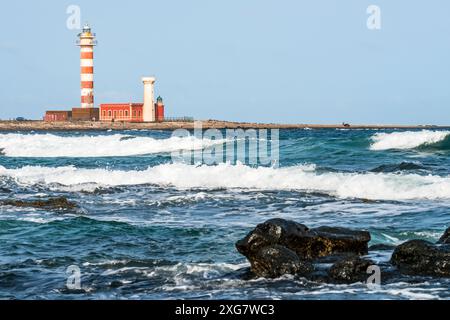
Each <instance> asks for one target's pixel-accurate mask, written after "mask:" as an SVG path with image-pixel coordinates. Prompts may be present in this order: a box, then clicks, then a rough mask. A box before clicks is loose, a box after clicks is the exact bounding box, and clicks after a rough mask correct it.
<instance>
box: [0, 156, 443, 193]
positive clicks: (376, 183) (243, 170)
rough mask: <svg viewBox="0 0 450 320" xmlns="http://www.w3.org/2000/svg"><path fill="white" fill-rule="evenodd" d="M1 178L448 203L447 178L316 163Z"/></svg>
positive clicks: (55, 171) (47, 170)
mask: <svg viewBox="0 0 450 320" xmlns="http://www.w3.org/2000/svg"><path fill="white" fill-rule="evenodd" d="M0 176H3V177H7V178H9V179H13V180H15V181H16V182H17V183H19V184H25V185H36V184H41V185H47V186H49V187H52V188H56V189H58V188H65V189H63V190H66V191H67V189H70V191H83V190H87V191H88V190H91V189H92V188H93V187H94V186H95V187H115V186H126V185H157V186H160V187H175V188H179V189H220V188H224V189H251V190H296V191H304V192H320V193H326V194H329V195H331V196H335V197H338V198H360V199H371V200H412V199H430V200H431V199H450V177H441V176H435V175H427V176H423V175H418V174H405V173H404V174H393V173H373V172H368V173H342V172H325V173H318V172H316V170H315V166H314V165H298V166H293V167H284V168H269V167H258V168H254V167H249V166H245V165H243V164H238V165H230V164H220V165H217V166H205V165H203V166H193V165H186V164H180V163H175V164H162V165H158V166H155V167H149V168H147V169H146V170H142V171H135V170H131V171H122V170H108V169H82V168H76V167H73V166H68V167H57V168H51V167H41V166H26V167H22V168H17V169H7V168H5V167H2V166H0Z"/></svg>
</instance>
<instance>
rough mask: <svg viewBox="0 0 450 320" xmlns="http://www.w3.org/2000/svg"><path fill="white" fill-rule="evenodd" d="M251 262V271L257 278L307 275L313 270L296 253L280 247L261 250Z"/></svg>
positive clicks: (308, 263) (252, 257)
mask: <svg viewBox="0 0 450 320" xmlns="http://www.w3.org/2000/svg"><path fill="white" fill-rule="evenodd" d="M249 260H250V264H251V271H252V273H253V274H254V275H255V276H257V277H264V278H277V277H280V276H282V275H284V274H300V275H305V274H308V273H310V272H311V271H312V270H313V266H312V264H311V263H310V262H309V261H304V260H303V261H302V260H301V259H300V258H299V257H298V256H297V254H296V253H295V252H294V251H292V250H290V249H288V248H286V247H283V246H280V245H273V246H268V247H264V248H261V249H259V250H258V251H257V252H256V253H255V254H254V255H252V256H251V257H250V258H249Z"/></svg>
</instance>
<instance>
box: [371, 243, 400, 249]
mask: <svg viewBox="0 0 450 320" xmlns="http://www.w3.org/2000/svg"><path fill="white" fill-rule="evenodd" d="M395 248H396V247H395V245H393V244H387V243H378V244H374V245H372V246H370V247H369V251H389V250H394V249H395Z"/></svg>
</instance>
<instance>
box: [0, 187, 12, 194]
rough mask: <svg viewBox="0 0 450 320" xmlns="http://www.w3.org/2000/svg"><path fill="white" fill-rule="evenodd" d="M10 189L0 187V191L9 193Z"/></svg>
mask: <svg viewBox="0 0 450 320" xmlns="http://www.w3.org/2000/svg"><path fill="white" fill-rule="evenodd" d="M11 192H12V190H10V189H8V188H5V187H0V193H11Z"/></svg>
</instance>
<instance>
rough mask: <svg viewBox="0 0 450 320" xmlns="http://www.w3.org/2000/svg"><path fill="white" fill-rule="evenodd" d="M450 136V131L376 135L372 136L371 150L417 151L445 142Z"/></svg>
mask: <svg viewBox="0 0 450 320" xmlns="http://www.w3.org/2000/svg"><path fill="white" fill-rule="evenodd" d="M449 136H450V131H431V130H422V131H405V132H392V133H384V132H383V133H376V134H375V135H373V136H372V138H371V139H372V141H373V143H372V145H371V146H370V149H371V150H375V151H380V150H390V149H401V150H402V149H415V148H418V147H421V146H430V145H434V144H437V143H440V142H443V141H444V140H446V139H447V138H448V137H449Z"/></svg>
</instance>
